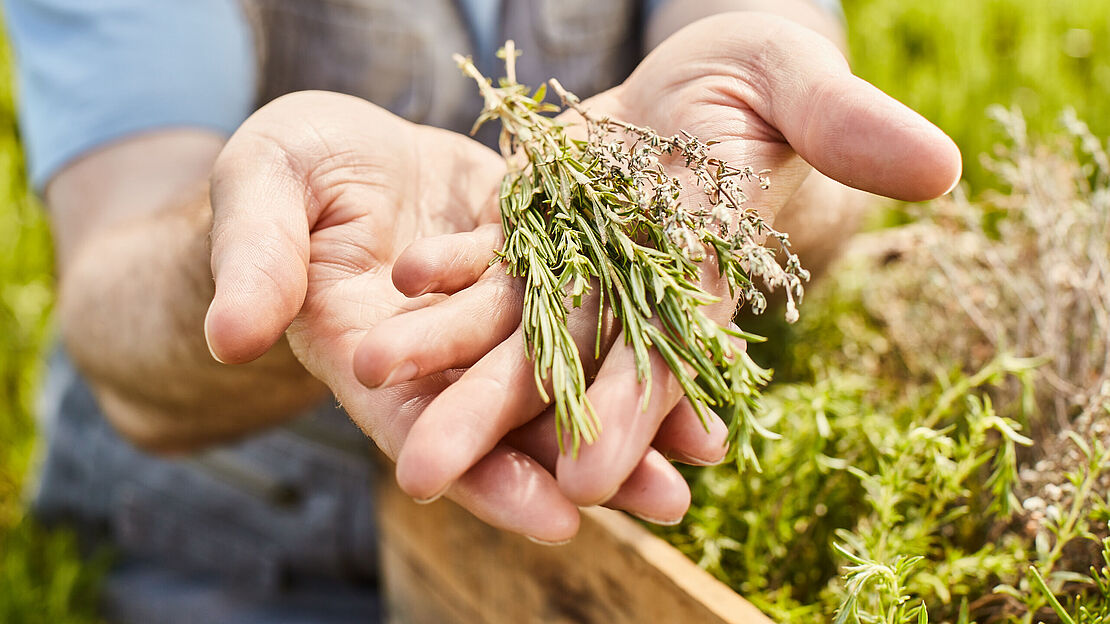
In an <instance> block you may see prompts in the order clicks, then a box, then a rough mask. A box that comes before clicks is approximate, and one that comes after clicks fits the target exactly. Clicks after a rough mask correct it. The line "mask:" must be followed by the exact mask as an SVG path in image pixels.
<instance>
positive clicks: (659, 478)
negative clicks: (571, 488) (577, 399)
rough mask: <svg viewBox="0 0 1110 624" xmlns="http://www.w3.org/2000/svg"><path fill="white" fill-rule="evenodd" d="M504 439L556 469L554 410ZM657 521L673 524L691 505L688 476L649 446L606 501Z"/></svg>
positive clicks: (613, 505) (651, 520)
mask: <svg viewBox="0 0 1110 624" xmlns="http://www.w3.org/2000/svg"><path fill="white" fill-rule="evenodd" d="M505 442H506V443H508V444H509V445H510V446H512V447H514V448H517V449H520V450H521V451H523V452H524V453H527V454H528V455H529V456H530V457H532V458H533V459H535V460H536V461H537V462H538V463H539V464H540V465H541V466H543V467H544V468H546V469H547V470H549V471H550V472H552V473H554V472H555V466H556V462H557V461H558V458H559V445H558V440H557V439H556V437H555V414H554V411H553V410H552V409H550V408H549V409H548V410H547V411H545V412H544V413H543V414H541V415H540V416H537V417H536V418H533V419H532V420H531V421H529V422H528V423H527V424H526V425H524V426H523V427H520V428H518V429H516V430H514V431H512V432H510V433H509V435H507V436H506V437H505ZM605 506H606V507H610V508H612V509H623V510H624V511H627V512H629V513H631V514H633V515H635V516H637V517H639V518H642V519H644V520H648V521H649V522H654V523H656V524H674V523H676V522H678V521H679V520H681V519H682V516H683V515H685V513H686V510H687V508H689V506H690V488H689V486H687V485H686V480H685V479H683V478H682V475H681V474H679V472H678V471H677V470H675V468H674V466H672V465H671V464H670V462H668V461H667V460H666V458H665V457H663V456H662V455H661V454H660V453H659V452H657V451H656V450H654V449H648V452H647V453H646V454H645V455H644V457H643V459H641V460H640V463H639V465H637V466H636V469H635V470H633V471H632V474H631V475H629V477H628V479H627V480H625V482H624V483H622V484H621V487H620V489H619V490H618V491H617V493H616V494H615V495H613V497H612V498H610V499H609V500H608V501H606V503H605Z"/></svg>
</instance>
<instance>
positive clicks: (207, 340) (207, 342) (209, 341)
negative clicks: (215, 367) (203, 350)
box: [204, 306, 227, 364]
mask: <svg viewBox="0 0 1110 624" xmlns="http://www.w3.org/2000/svg"><path fill="white" fill-rule="evenodd" d="M211 314H212V306H209V307H208V312H206V313H205V315H204V345H205V346H206V347H208V354H209V355H211V356H212V359H213V360H216V361H217V362H219V363H220V364H227V362H225V361H223V360H221V359H220V356H218V355H216V352H215V351H213V350H212V339H211V338H209V337H208V317H209V316H211Z"/></svg>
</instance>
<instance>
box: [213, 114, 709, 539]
mask: <svg viewBox="0 0 1110 624" xmlns="http://www.w3.org/2000/svg"><path fill="white" fill-rule="evenodd" d="M504 171H505V167H504V162H503V161H502V159H501V158H500V157H499V156H497V155H496V154H495V153H494V152H493V151H491V150H489V149H487V148H485V147H483V146H481V145H480V144H478V143H476V142H474V141H473V140H471V139H469V138H466V137H463V136H461V135H457V134H454V133H451V132H447V131H443V130H437V129H433V128H429V127H425V126H418V125H415V124H411V123H408V122H405V121H403V120H401V119H399V118H397V117H395V116H393V115H391V114H389V113H387V112H385V111H383V110H382V109H380V108H377V107H375V106H373V105H371V104H369V103H367V102H365V101H363V100H359V99H357V98H353V97H348V96H343V95H338V94H332V93H322V92H305V93H298V94H293V95H289V96H286V97H283V98H280V99H278V100H275V101H274V102H272V103H271V104H269V105H267V106H266V107H264V108H262V109H261V110H259V111H258V112H257V113H256V114H255V115H253V116H252V117H251V118H250V119H248V120H247V121H246V122H245V123H244V124H243V126H242V127H241V128H240V129H239V131H238V132H237V133H236V134H235V135H234V136H233V137H232V138H231V139H230V140H229V141H228V143H227V145H226V147H225V148H224V150H223V151H222V153H221V154H220V156H219V158H218V160H217V162H216V164H215V167H214V169H213V176H212V189H211V199H212V209H213V215H214V218H213V228H212V241H211V242H212V270H213V274H214V276H215V279H216V294H215V297H214V299H213V301H212V304H211V306H210V308H209V311H208V315H207V318H206V322H205V333H206V336H207V339H208V343H209V347H210V349H211V351H212V354H213V356H214V357H216V358H217V359H219V360H221V361H223V362H228V363H241V362H246V361H250V360H252V359H254V358H255V357H257V356H259V355H261V354H262V353H264V352H266V351H267V350H268V349H269V348H270V347H271V346H272V345H273V344H274V343H275V341H277V340H278V339H279V338H280V337H281V335H282V334H283V332H284V333H285V334H286V335H287V336H288V340H289V343H290V346H291V347H292V349H293V351H294V353H295V354H296V356H297V357H298V358H299V359H300V361H301V362H302V363H303V364H304V366H305V367H306V368H307V369H308V370H309V371H310V372H311V373H312V374H313V375H314V376H316V377H317V378H319V379H321V380H322V381H324V382H325V383H326V384H327V385H328V386H329V387H330V388H331V390H332V391H333V392H334V393H335V395H336V397H337V399H338V400H339V401H340V403H341V404H342V405H343V406H344V407H345V408H346V410H347V411H348V413H349V414H350V415H351V416H352V418H353V419H354V420H355V422H356V423H357V424H358V425H359V426H360V427H361V428H362V429H363V430H364V431H365V432H366V433H367V434H368V435H369V436H370V437H371V438H373V440H374V441H375V442H376V443H377V444H378V446H379V447H380V448H381V449H382V450H383V451H384V452H385V453H386V454H387V455H388V456H390V457H396V456H397V454H398V452H399V450H400V449H401V448H402V444H403V442H404V440H405V437H406V435H407V432H408V430H409V427H410V426H411V424H412V422H413V420H414V419H415V418H416V416H417V415H418V414H420V413H421V412H422V411H423V410H424V408H425V407H426V406H427V405H428V404H429V403H431V402H432V401H433V399H435V397H436V396H437V395H438V394H439V392H440V391H441V390H442V389H443V388H445V387H447V386H448V385H450V384H451V382H453V381H455V380H456V379H457V378H458V377H459V375H460V374H461V371H457V370H446V369H444V370H442V371H440V372H437V373H436V374H432V375H427V376H423V377H422V378H421V379H419V380H416V381H411V382H407V383H402V382H403V381H405V377H406V376H407V373H406V372H405V371H403V370H402V371H394V374H393V379H392V380H391V387H389V388H383V389H380V390H368V389H367V388H366V387H364V386H363V385H362V384H360V383H358V381H357V380H356V378H355V376H354V372H353V370H352V365H351V363H352V360H353V354H354V351H355V348H356V346H357V345H358V343H359V340H360V337H361V335H362V333H363V331H364V330H365V329H366V328H368V327H375V326H379V325H382V323H383V322H385V321H386V320H387V319H390V318H392V317H395V316H397V315H399V314H403V313H407V314H406V315H405V316H407V317H409V318H410V319H418V316H416V315H419V314H420V312H421V311H422V310H424V309H425V308H426V307H427V306H429V305H431V304H433V303H435V302H437V301H440V300H441V299H443V298H444V296H443V295H438V294H426V295H421V294H420V293H414V292H408V293H407V294H409V295H412V296H411V297H407V296H405V295H403V294H402V293H401V292H399V291H398V290H397V289H396V288H395V287H394V286H393V282H392V280H391V271H392V269H393V265H394V262H395V261H396V259H397V257H398V255H399V254H400V253H401V251H402V250H403V249H404V248H405V247H406V246H408V245H409V244H410V243H412V242H413V241H414V240H417V239H420V238H422V237H427V236H435V235H443V234H447V233H452V232H465V231H470V230H474V229H475V228H476V227H478V226H479V225H480V224H483V223H490V222H493V221H496V220H497V219H498V216H497V210H496V201H495V193H496V190H497V189H498V188H499V182H500V179H501V177H502V175H503V174H504ZM492 252H493V248H492V247H490V248H489V249H488V250H479V251H476V252H475V255H473V256H472V257H471V258H469V262H471V263H473V262H475V261H476V262H478V263H480V264H481V265H482V266H483V267H484V266H485V264H486V263H487V262H488V259H489V258H490V257H491V256H492ZM465 264H466V263H465V262H464V263H460V266H462V265H465ZM444 286H448V285H444ZM515 288H516V286H515V284H513V283H509V282H498V283H490V284H487V285H478V286H475V287H474V288H473V289H472V292H474V293H476V295H477V294H483V295H484V297H485V298H486V300H487V301H486V304H487V307H486V308H485V309H483V310H481V311H480V312H476V313H480V314H482V315H484V316H487V317H496V316H497V315H498V314H501V313H500V312H499V311H498V310H496V309H494V308H493V307H490V306H492V305H493V304H494V303H495V302H497V301H502V300H510V301H514V300H518V299H519V293H518V292H516V291H515ZM437 320H438V319H434V318H433V319H430V322H431V323H432V325H423V324H421V323H414V324H413V326H412V332H411V333H409V334H406V335H395V336H394V338H396V339H397V340H399V341H400V342H401V343H402V344H407V345H409V346H410V347H415V346H416V345H415V344H414V343H415V342H416V341H420V342H421V344H420V347H422V348H426V349H433V350H439V351H445V352H449V353H452V354H453V355H454V357H455V359H456V366H463V365H465V364H463V363H462V361H463V360H466V359H467V358H468V357H470V355H469V354H470V353H472V350H471V351H468V350H467V349H468V348H467V346H466V345H465V344H460V343H459V342H458V341H454V340H450V339H448V337H455V336H457V335H459V334H467V333H468V332H471V333H472V331H473V327H471V325H472V323H471V322H470V319H467V320H466V321H464V322H462V323H461V324H459V325H436V324H435V322H436V321H437ZM517 320H519V312H518V313H517ZM512 325H513V323H509V322H504V323H501V324H496V323H495V324H493V325H488V324H487V325H483V326H482V331H483V332H485V333H483V334H482V335H480V336H478V337H477V338H479V339H480V340H483V341H485V340H490V341H496V342H500V341H501V340H504V339H505V338H506V337H507V336H508V335H509V334H510V333H511V332H512V329H513V327H512ZM429 340H431V341H432V342H427V341H429ZM483 353H484V352H483ZM491 390H493V389H492V388H486V389H484V391H486V392H489V391H491ZM504 390H506V391H507V394H510V395H511V394H513V393H515V389H513V388H511V387H509V388H505V389H504ZM465 400H477V398H476V397H475V398H466V399H465ZM459 407H460V412H461V413H460V417H465V416H466V415H467V414H466V413H465V412H463V410H462V406H459ZM684 417H686V415H685V414H684V413H683V412H681V411H678V412H676V422H678V421H680V420H681V419H682V418H684ZM679 428H680V429H682V428H681V427H679ZM718 434H719V435H718V436H717V437H716V438H712V437H711V436H705V435H704V434H703V435H702V436H698V437H696V438H694V439H691V440H687V439H680V438H674V437H673V436H672V437H671V438H672V440H671V442H668V443H667V444H668V446H665V447H663V448H664V450H670V449H679V452H687V453H694V454H699V453H700V454H703V455H704V454H705V452H706V451H705V450H704V449H705V448H706V447H708V448H710V449H711V450H712V448H713V447H714V446H720V445H721V444H722V441H723V432H718ZM511 442H512V444H511V445H510V444H509V443H508V442H504V441H497V442H496V443H495V444H493V445H491V446H490V447H488V448H483V449H481V450H480V451H479V450H475V449H466V451H467V452H468V453H469V454H470V455H472V456H475V457H476V459H475V461H473V462H471V464H470V465H469V466H468V470H467V471H464V472H465V474H462V473H460V474H459V475H456V476H455V478H454V479H452V483H454V484H455V485H454V487H452V488H451V490H450V492H448V496H449V497H451V498H454V499H455V500H456V501H458V502H460V503H462V504H463V505H464V506H465V507H467V508H468V509H470V510H471V511H472V512H473V513H475V515H477V516H479V517H480V518H482V519H484V520H486V521H487V522H490V523H491V524H494V525H496V526H499V527H502V528H506V529H510V530H513V531H517V532H520V533H524V534H526V535H529V536H531V537H534V538H537V539H540V540H544V541H562V540H565V539H568V538H569V537H571V536H572V535H573V534H574V532H575V531H576V530H577V524H578V513H577V508H576V507H575V505H574V504H572V503H571V502H570V501H569V500H568V499H567V498H566V497H565V496H564V495H563V494H562V493H561V492H560V491H559V489H558V487H557V484H556V483H555V481H554V478H553V477H552V476H551V473H550V472H549V470H550V471H553V470H554V468H555V465H554V464H555V457H556V455H557V446H556V440H555V438H554V435H553V434H550V433H548V432H547V431H546V430H545V429H544V427H543V426H542V425H541V426H537V427H535V428H533V430H531V431H530V432H524V433H520V434H517V435H516V436H514V438H513V439H512V441H511ZM664 442H666V439H664ZM683 449H684V450H683ZM641 455H642V456H641V461H640V462H638V468H637V469H636V471H635V472H634V473H631V474H630V475H628V476H629V478H628V479H627V486H626V487H625V488H624V489H623V490H622V492H621V494H620V495H619V496H618V497H617V498H615V499H614V500H613V501H611V504H612V505H613V506H616V507H621V508H624V509H628V510H630V511H632V512H634V513H637V514H639V515H642V516H647V517H653V518H664V519H667V520H673V519H677V518H679V517H681V515H682V513H683V512H684V511H685V509H686V506H687V505H688V502H689V495H688V492H687V491H686V488H685V484H684V483H683V482H682V479H681V477H680V476H679V475H678V474H677V473H676V472H675V471H674V469H673V468H672V467H671V466H670V465H669V463H668V462H667V461H666V460H665V459H664V458H663V456H662V455H660V454H659V453H658V452H656V451H651V452H649V453H646V454H641ZM439 461H440V460H439V459H438V458H435V457H430V458H428V460H427V465H426V466H424V467H423V468H420V467H418V469H426V470H429V471H430V472H433V473H437V472H440V471H442V468H441V467H440V466H438V463H439ZM451 468H452V469H453V466H452V467H451ZM438 493H440V492H431V493H428V494H427V495H425V496H422V497H421V498H430V497H432V496H433V495H435V494H438Z"/></svg>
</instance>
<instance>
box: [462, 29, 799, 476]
mask: <svg viewBox="0 0 1110 624" xmlns="http://www.w3.org/2000/svg"><path fill="white" fill-rule="evenodd" d="M499 56H501V57H502V58H504V59H505V69H506V72H505V73H506V77H505V78H503V79H501V80H500V82H499V85H498V86H496V87H495V86H493V85H492V84H491V82H490V80H489V79H487V78H486V77H485V76H483V75H482V74H481V72H479V71H478V70H477V68H476V67H475V66H474V64H473V63H472V62H471V60H470V59H469V58H464V57H462V56H459V55H455V60H456V61H457V62H458V63H459V66H460V68H461V69H462V71H463V72H464V73H465V74H466V75H468V76H470V77H471V78H473V79H474V80H475V82H477V84H478V88H479V90H480V91H481V93H482V96H483V97H484V99H485V107H484V108H483V111H482V113H481V115H480V116H479V117H478V120H477V122H476V123H475V129H477V128H478V127H479V126H481V125H482V124H484V123H486V122H488V121H492V120H495V119H496V120H500V121H501V124H502V132H501V139H500V145H501V151H502V153H503V155H504V156H505V157H506V160H507V161H508V162H509V165H510V166H509V172H508V173H507V174H506V176H505V178H504V179H503V181H502V185H501V199H500V201H501V222H502V227H503V229H504V232H505V243H504V246H503V247H502V249H501V250H500V252H498V253H497V257H496V258H495V259H494V262H497V261H503V262H504V263H505V264H506V266H507V269H506V270H507V271H508V273H509V274H510V275H513V276H518V277H522V278H524V279H525V283H526V288H525V291H524V308H523V318H522V325H523V328H524V336H525V344H526V349H527V352H528V355H529V357H530V358H531V359H532V360H533V362H534V363H535V380H536V385H537V387H538V388H539V391H540V393H541V395H542V396H543V397H544V399H545V400H549V401H553V402H554V404H555V412H556V430H557V435H558V438H559V444H560V448H561V449H562V450H564V451H565V448H563V445H564V438H565V437H567V436H568V434H569V438H570V441H571V445H572V452H573V453H575V454H576V453H577V452H578V450H579V447H580V443H581V442H582V441H585V442H587V443H592V442H593V441H595V440H596V439H597V436H598V435H599V433H600V431H599V424H598V420H597V415H596V413H595V412H594V409H593V407H592V406H591V404H590V401H589V399H588V398H587V396H586V389H587V384H586V375H585V370H584V367H583V364H582V360H581V357H580V353H579V350H578V346H577V345H576V343H575V341H574V338H573V336H572V335H571V332H570V331H569V329H568V328H567V316H568V313H569V308H568V305H573V306H574V307H580V306H581V305H582V299H583V296H585V295H586V294H588V293H590V292H591V291H594V290H595V289H596V294H597V296H598V297H599V299H600V301H599V305H598V320H597V327H598V331H597V337H596V339H595V341H594V357H595V358H597V357H599V356H600V351H601V334H602V331H601V328H602V326H603V319H604V314H605V311H606V308H607V307H608V308H610V309H611V310H612V311H613V314H614V316H615V317H616V318H617V319H618V320H619V321H620V326H621V329H622V333H623V336H624V340H625V343H626V344H627V345H628V346H630V347H631V348H632V350H633V353H634V354H635V362H636V370H637V377H638V379H639V380H640V382H641V383H643V384H644V388H645V391H644V397H643V407H644V408H646V406H647V404H648V401H649V399H650V392H651V366H650V353H651V349H653V348H654V349H655V350H656V351H657V352H658V353H659V355H660V356H661V357H662V358H663V360H664V361H665V362H666V364H667V366H668V367H669V368H670V370H671V371H672V373H673V374H674V375H675V377H676V378H677V380H678V382H679V384H680V385H681V387H682V389H683V391H684V392H685V394H686V397H687V398H688V399H689V401H690V403H691V404H692V405H693V407H694V410H695V411H696V412H697V414H698V416H699V417H700V418H701V419H702V421H703V422H706V418H707V417H708V416H709V413H710V410H713V411H716V412H717V413H718V414H719V415H720V416H721V417H722V418H723V419H724V420H725V422H726V423H728V425H729V432H730V434H729V439H730V442H731V443H732V448H733V449H734V452H735V453H736V459H737V461H738V463H739V464H740V465H741V466H743V465H744V464H745V463H746V462H749V461H750V462H752V463H754V464H755V465H756V467H757V468H758V462H757V461H756V455H755V453H754V451H753V449H752V439H753V436H755V435H761V436H767V437H773V435H774V434H772V433H771V432H769V431H767V430H766V429H764V428H763V427H762V426H760V424H759V423H758V422H757V420H756V418H755V409H756V402H757V399H758V396H759V388H760V387H761V386H762V385H764V384H766V382H767V381H768V380H769V379H770V371H769V370H766V369H763V368H761V367H760V366H758V365H757V364H756V363H755V362H754V361H753V360H752V359H751V358H750V357H749V356H748V354H747V353H746V352H745V351H744V350H743V349H741V348H738V347H737V343H736V342H735V341H734V339H735V338H741V339H744V340H749V341H754V340H761V338H759V337H758V336H755V335H752V334H750V333H747V332H744V331H741V330H739V329H735V328H729V327H725V326H722V325H721V324H719V323H717V322H716V321H714V320H713V319H712V318H710V317H709V316H708V315H707V314H706V313H705V311H704V310H703V308H704V307H705V306H707V305H710V304H713V303H717V302H719V301H720V297H718V296H717V295H715V294H713V293H710V292H708V291H706V290H705V289H704V288H703V287H702V286H701V271H700V269H701V267H700V263H702V262H703V261H704V260H706V259H707V258H709V257H710V252H712V254H713V256H714V257H715V260H716V264H717V271H718V275H719V277H720V278H723V280H724V281H725V282H726V283H727V284H728V288H729V294H730V296H731V297H732V298H733V299H735V300H736V301H737V306H741V305H744V304H748V305H750V306H751V307H752V309H753V310H754V311H755V312H757V313H759V312H762V311H763V310H764V309H765V308H766V305H767V302H766V299H765V297H764V295H763V293H762V291H761V290H760V288H759V284H760V283H762V284H763V285H765V286H767V287H770V288H776V287H781V288H783V289H784V290H785V291H786V296H787V318H788V319H789V320H793V319H794V318H796V317H797V307H796V304H797V302H798V301H800V300H801V297H802V293H803V290H802V282H803V281H804V280H806V279H808V274H807V273H806V271H805V270H804V269H802V267H801V265H800V263H799V262H798V258H797V256H796V255H794V254H793V253H791V252H790V250H789V240H788V238H787V236H786V234H784V233H781V232H778V231H776V230H774V229H773V228H772V227H771V226H770V225H769V224H768V223H767V222H766V221H765V220H764V219H763V218H762V217H761V216H760V215H759V213H758V212H757V211H755V210H754V209H751V208H749V207H747V206H745V203H746V202H747V201H748V195H747V193H746V192H745V190H744V188H743V185H744V184H746V183H750V184H753V185H758V186H759V187H760V188H762V189H766V188H768V187H769V185H770V180H769V177H768V172H767V171H759V172H756V171H755V170H754V169H753V168H751V167H735V166H732V165H730V164H728V163H726V162H724V161H722V160H720V159H717V158H714V157H712V156H710V155H709V150H710V147H711V145H712V144H713V143H712V142H704V141H702V140H700V139H698V138H697V137H695V136H693V135H691V134H689V133H687V132H681V133H679V134H676V135H673V136H661V135H659V134H657V133H656V132H655V131H654V130H652V129H651V128H647V127H643V126H637V125H634V124H631V123H628V122H624V121H620V120H616V119H612V118H610V117H595V116H594V115H592V114H591V112H590V111H588V110H586V108H584V107H583V106H582V104H581V103H580V101H579V100H578V98H577V97H575V96H574V95H573V94H572V93H570V92H568V91H567V90H566V89H564V88H563V87H562V85H560V84H559V82H558V81H556V80H551V86H552V88H553V89H554V90H555V91H556V92H557V93H558V95H559V96H560V98H561V99H562V101H563V103H564V106H565V107H566V108H568V109H570V110H573V111H575V112H577V113H578V114H579V116H580V117H581V118H582V120H583V123H584V124H585V127H586V135H587V138H586V139H584V140H583V139H577V138H572V137H571V136H570V135H569V134H568V132H567V129H568V127H569V125H568V124H567V123H566V122H564V121H562V120H558V119H555V118H552V117H550V116H547V115H545V114H544V113H551V112H557V111H560V110H561V109H560V107H558V106H555V105H553V104H551V103H548V102H545V101H544V98H545V95H546V87H545V86H540V87H539V88H538V89H537V90H536V91H535V92H530V91H529V89H528V88H527V87H525V86H524V85H521V84H518V83H517V81H516V69H515V60H516V56H517V52H516V50H515V48H514V47H513V44H512V42H511V41H510V42H508V43H507V44H506V46H505V48H503V49H502V50H501V51H500V52H499ZM664 162H666V163H668V164H670V165H672V166H678V167H679V168H681V169H685V170H686V171H688V172H690V173H691V174H692V177H693V179H694V180H695V181H696V183H697V185H698V189H697V190H698V191H700V192H701V193H700V196H701V201H702V202H703V203H699V205H697V206H696V207H695V206H691V205H690V204H689V201H688V200H687V199H686V198H685V195H684V187H683V183H682V181H681V180H680V179H679V177H676V176H673V175H671V174H670V173H669V172H668V169H667V167H665V166H664V164H663V163H664ZM768 236H770V237H773V238H775V239H777V240H778V241H779V247H780V248H781V249H782V250H783V253H784V254H785V256H786V260H785V262H784V264H783V265H780V264H779V263H778V261H777V259H776V252H775V251H773V250H771V249H768V248H767V247H765V246H763V244H762V243H763V240H764V239H765V238H766V237H768ZM568 302H569V303H568ZM548 384H550V388H551V392H550V394H549V393H548V391H547V385H548Z"/></svg>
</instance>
